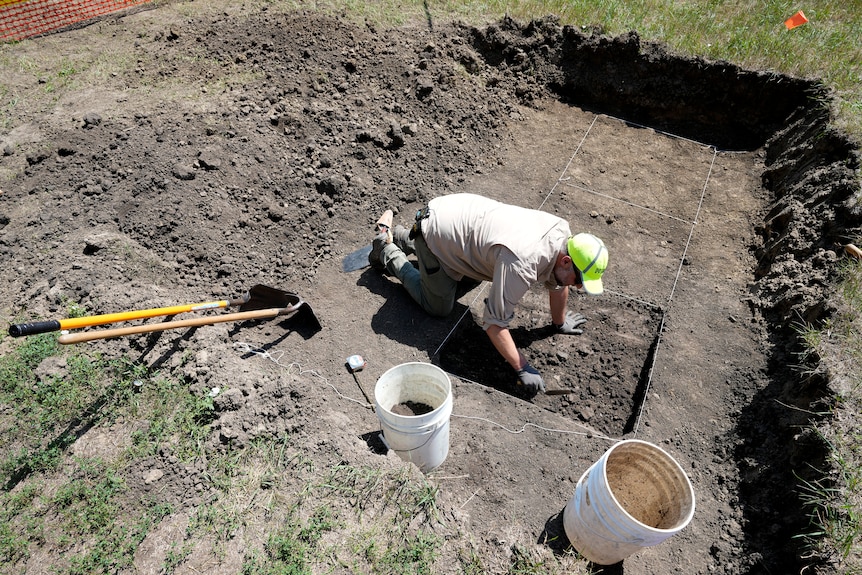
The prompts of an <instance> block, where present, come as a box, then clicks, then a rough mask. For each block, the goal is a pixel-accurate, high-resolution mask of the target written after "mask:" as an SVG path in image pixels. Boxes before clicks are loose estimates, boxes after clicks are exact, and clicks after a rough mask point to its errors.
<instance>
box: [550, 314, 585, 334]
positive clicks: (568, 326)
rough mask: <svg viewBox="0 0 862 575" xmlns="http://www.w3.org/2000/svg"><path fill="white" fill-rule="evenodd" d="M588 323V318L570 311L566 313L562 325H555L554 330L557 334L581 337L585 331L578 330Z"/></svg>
mask: <svg viewBox="0 0 862 575" xmlns="http://www.w3.org/2000/svg"><path fill="white" fill-rule="evenodd" d="M585 323H587V318H585V317H584V316H582V315H581V314H579V313H572V312H570V311H567V312H566V319H565V321H563V323H562V324H556V323H555V324H554V329H555V330H556V331H557V333H564V334H566V335H581V334H582V333H584V330H582V329H578V328H579V327H580V326H582V325H584V324H585Z"/></svg>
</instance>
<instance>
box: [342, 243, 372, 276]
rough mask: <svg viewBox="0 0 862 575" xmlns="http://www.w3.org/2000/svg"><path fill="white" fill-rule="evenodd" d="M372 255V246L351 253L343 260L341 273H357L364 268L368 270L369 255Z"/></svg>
mask: <svg viewBox="0 0 862 575" xmlns="http://www.w3.org/2000/svg"><path fill="white" fill-rule="evenodd" d="M370 253H371V246H370V245H367V246H365V247H364V248H359V249H358V250H356V251H354V252H350V253H349V254H347V255H346V256H344V259H343V260H341V271H343V272H355V271H356V270H361V269H362V268H367V267H368V266H369V265H371V264H369V263H368V254H370Z"/></svg>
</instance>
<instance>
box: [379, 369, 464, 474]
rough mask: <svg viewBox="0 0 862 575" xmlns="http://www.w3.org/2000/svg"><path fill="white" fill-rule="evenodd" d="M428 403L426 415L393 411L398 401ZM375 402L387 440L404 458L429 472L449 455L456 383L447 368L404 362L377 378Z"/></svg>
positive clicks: (390, 447) (399, 402)
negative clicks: (450, 417) (450, 418)
mask: <svg viewBox="0 0 862 575" xmlns="http://www.w3.org/2000/svg"><path fill="white" fill-rule="evenodd" d="M406 402H414V403H420V404H425V405H427V406H428V407H430V408H431V411H430V412H428V413H426V414H423V415H400V414H397V413H393V412H392V408H393V407H395V406H396V405H398V404H401V403H406ZM374 403H375V404H376V407H377V408H376V411H377V417H378V419H380V427H381V429H382V430H383V441H384V443H385V444H386V446H387V447H389V449H392V450H393V451H395V453H397V454H398V456H399V457H400V458H401V459H403V460H404V461H410V462H412V463H415V464H416V465H417V466H418V467H419V469H420V470H421V471H422V472H423V473H427V472H428V471H431V470H433V469H435V468H437V467H439V466H440V464H442V463H443V461H444V460H445V459H446V456H447V455H449V416H450V415H451V414H452V383H451V382H450V381H449V376H448V375H446V372H445V371H443V370H442V369H440V368H439V367H437V366H436V365H432V364H430V363H421V362H413V363H403V364H401V365H396V366H395V367H393V368H391V369H389V370H388V371H387V372H386V373H384V374H383V375H381V376H380V379H378V380H377V385H375V387H374Z"/></svg>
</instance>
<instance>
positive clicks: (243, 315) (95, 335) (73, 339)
mask: <svg viewBox="0 0 862 575" xmlns="http://www.w3.org/2000/svg"><path fill="white" fill-rule="evenodd" d="M286 311H291V310H290V309H285V308H278V307H274V308H269V309H257V310H253V311H240V312H237V313H226V314H222V315H214V316H209V317H197V318H193V319H180V320H176V321H165V322H161V323H152V324H145V325H135V326H131V327H118V328H113V329H103V330H98V331H85V332H81V333H67V334H63V335H61V336H60V337H59V339H58V340H57V341H59V342H60V343H62V344H64V345H65V344H70V343H82V342H85V341H93V340H95V339H107V338H110V337H120V336H124V335H133V334H137V333H151V332H154V331H164V330H168V329H176V328H180V327H196V326H200V325H212V324H215V323H223V322H226V321H243V320H247V319H263V318H271V317H275V316H277V315H279V314H282V313H284V312H286Z"/></svg>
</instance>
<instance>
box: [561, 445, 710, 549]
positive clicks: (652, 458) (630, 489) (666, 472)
mask: <svg viewBox="0 0 862 575" xmlns="http://www.w3.org/2000/svg"><path fill="white" fill-rule="evenodd" d="M693 516H694V489H692V486H691V482H690V481H689V479H688V476H687V475H686V474H685V472H684V471H683V470H682V467H680V466H679V464H678V463H677V462H676V461H674V459H673V458H672V457H671V456H670V455H669V454H668V453H666V452H665V451H664V450H663V449H661V448H660V447H658V446H656V445H653V444H651V443H647V442H646V441H640V440H637V439H628V440H625V441H621V442H619V443H617V444H616V445H614V446H612V447H611V448H610V449H608V450H607V451H606V452H605V454H604V455H602V457H601V458H600V459H599V460H598V461H596V462H595V463H594V464H593V465H592V466H591V467H590V468H589V469H587V471H586V472H585V473H584V474H583V475H582V476H581V478H580V480H578V484H577V485H576V486H575V494H574V495H572V498H571V499H570V500H569V502H568V504H566V509H565V511H564V512H563V527H564V528H565V530H566V535H567V536H568V538H569V542H570V543H571V544H572V547H574V548H575V549H577V550H578V552H580V554H581V555H583V556H584V557H585V558H586V559H588V560H589V561H592V562H593V563H597V564H599V565H613V564H615V563H619V562H620V561H622V560H623V559H625V558H626V557H628V556H629V555H631V554H632V553H634V552H636V551H638V550H640V549H642V548H644V547H651V546H653V545H658V544H659V543H661V542H662V541H664V540H665V539H667V538H668V537H670V536H671V535H674V534H675V533H677V532H678V531H680V530H681V529H683V528H684V527H685V526H686V525H688V523H689V521H691V518H692V517H693Z"/></svg>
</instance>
